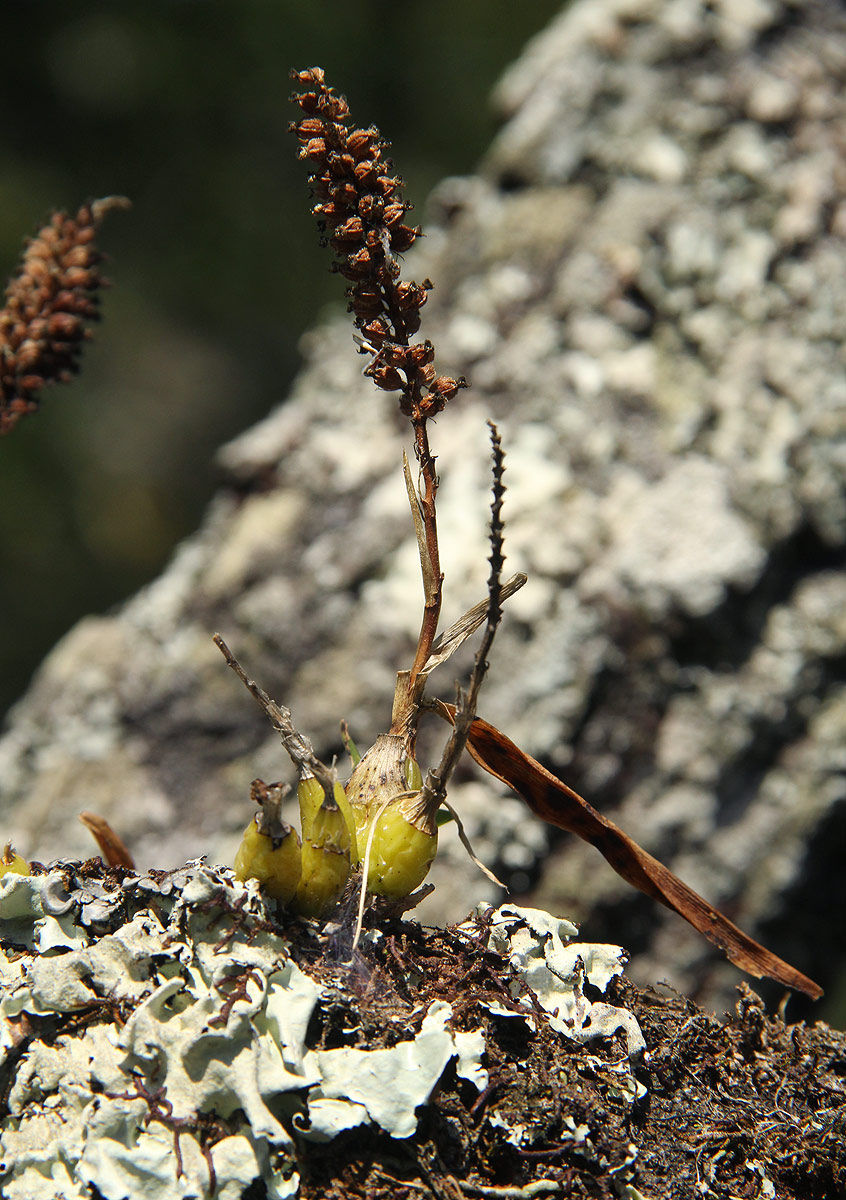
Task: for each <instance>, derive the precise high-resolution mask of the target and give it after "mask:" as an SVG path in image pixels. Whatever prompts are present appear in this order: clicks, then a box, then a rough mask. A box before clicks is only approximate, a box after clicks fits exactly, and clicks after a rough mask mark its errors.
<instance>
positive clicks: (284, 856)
mask: <svg viewBox="0 0 846 1200" xmlns="http://www.w3.org/2000/svg"><path fill="white" fill-rule="evenodd" d="M289 790H290V789H289V788H288V786H287V784H286V785H284V786H283V785H282V784H277V783H274V784H270V785H268V784H266V783H265V782H264V781H263V780H261V779H255V780H253V785H252V788H251V795H252V798H253V800H255V802H256V803H257V804H258V806H259V809H260V811H259V812H258V813H257V814H256V816H255V817H254V818H253V820H252V821H250V823H249V825H248V826H247V828H246V829H245V830H244V836H243V837H242V838H241V845H240V846H239V847H238V852H237V853H236V855H235V878H236V879H242V880H243V879H257V880H258V881H259V883H260V884H261V886H262V888H263V890H264V891H266V892H267V894H268V895H269V896H273V898H274V899H275V900H281V901H283V902H284V903H287V902H288V901H290V900H291V899H293V897H294V895H295V894H296V891H297V885H298V884H299V882H300V875H301V873H302V860H301V853H300V839H299V838H298V837H297V834H296V831H295V830H294V829H292V827H291V826H290V825H289V824H288V823H287V821H283V820H282V817H281V816H280V807H281V804H282V800H283V799H284V797H285V794H286V792H288V791H289Z"/></svg>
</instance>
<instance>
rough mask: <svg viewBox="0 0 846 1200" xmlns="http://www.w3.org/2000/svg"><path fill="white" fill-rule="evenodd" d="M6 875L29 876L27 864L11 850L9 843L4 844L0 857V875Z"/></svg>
mask: <svg viewBox="0 0 846 1200" xmlns="http://www.w3.org/2000/svg"><path fill="white" fill-rule="evenodd" d="M8 874H11V875H28V874H29V863H28V862H27V861H26V859H25V858H22V857H21V856H20V854H18V853H17V851H15V850H14V849H13V848H12V843H11V842H7V843H6V846H5V848H4V850H3V853H2V855H0V875H8Z"/></svg>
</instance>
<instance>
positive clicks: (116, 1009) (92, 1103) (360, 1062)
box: [0, 863, 642, 1200]
mask: <svg viewBox="0 0 846 1200" xmlns="http://www.w3.org/2000/svg"><path fill="white" fill-rule="evenodd" d="M68 889H70V890H68ZM0 920H2V922H3V925H2V931H3V934H4V938H3V946H4V949H3V950H2V951H0V989H2V991H1V992H0V997H1V998H0V1068H4V1069H5V1071H6V1072H7V1075H8V1078H9V1079H10V1090H9V1092H8V1102H7V1110H8V1111H7V1115H6V1116H5V1119H4V1120H3V1121H2V1124H0V1159H1V1160H2V1161H0V1187H1V1188H2V1194H3V1196H4V1198H6V1197H7V1198H8V1200H28V1198H29V1197H32V1196H42V1195H43V1196H50V1195H55V1196H62V1197H63V1198H64V1200H90V1196H91V1195H92V1194H99V1195H100V1196H102V1197H103V1198H104V1200H146V1198H147V1197H149V1198H150V1200H153V1198H155V1200H171V1198H173V1200H187V1198H188V1197H196V1198H202V1200H206V1198H210V1197H212V1196H213V1197H214V1198H215V1200H240V1198H241V1197H242V1195H243V1193H244V1192H245V1190H246V1189H247V1188H248V1187H249V1186H250V1185H251V1184H252V1183H253V1182H254V1181H255V1180H257V1179H260V1180H261V1181H262V1182H263V1184H264V1187H265V1189H266V1194H267V1196H268V1197H269V1198H271V1200H282V1198H284V1197H289V1196H295V1195H296V1193H297V1191H298V1188H299V1174H298V1143H300V1142H301V1140H302V1139H304V1140H305V1141H312V1142H320V1141H329V1140H331V1139H333V1138H334V1137H336V1136H337V1135H338V1134H339V1133H341V1132H343V1131H344V1130H349V1129H351V1128H355V1127H356V1126H374V1127H377V1128H379V1129H381V1130H384V1131H385V1132H386V1133H388V1134H389V1135H390V1136H391V1137H394V1138H407V1137H410V1136H412V1135H413V1134H414V1133H415V1131H416V1128H417V1122H418V1116H419V1109H420V1106H421V1105H425V1104H426V1103H427V1101H428V1100H429V1098H430V1096H431V1094H432V1090H433V1089H434V1088H435V1086H436V1085H437V1083H438V1081H439V1080H440V1078H441V1076H442V1074H443V1071H444V1069H445V1067H446V1066H447V1064H448V1063H450V1062H453V1063H454V1064H455V1071H456V1073H457V1074H458V1076H459V1077H460V1078H463V1079H465V1080H469V1081H470V1082H471V1083H472V1084H473V1085H474V1087H475V1088H476V1090H477V1091H479V1092H482V1091H483V1090H484V1088H485V1087H486V1086H487V1083H488V1074H487V1070H486V1068H485V1066H484V1065H483V1057H484V1054H485V1038H484V1035H483V1032H482V1030H470V1031H465V1032H454V1031H453V1030H452V1029H451V1028H450V1019H451V1017H452V1014H453V1009H452V1006H451V1005H450V1004H448V1003H447V1002H445V1001H443V1000H436V1001H434V1002H433V1003H431V1004H430V1005H429V1007H428V1010H427V1011H426V1012H425V1014H424V1016H423V1019H422V1024H421V1026H420V1028H419V1032H418V1033H417V1034H416V1036H414V1037H408V1038H405V1039H404V1040H400V1041H399V1042H397V1043H396V1044H394V1045H389V1046H386V1047H382V1048H376V1049H367V1048H364V1049H361V1048H357V1047H339V1048H334V1049H328V1050H321V1049H313V1048H310V1047H309V1046H308V1045H307V1031H308V1028H309V1023H310V1021H311V1020H312V1017H313V1015H314V1013H315V1010H316V1009H317V1008H318V1007H319V1006H320V1005H321V1004H322V1003H323V1002H324V997H325V996H326V990H325V988H324V987H323V986H322V985H321V984H320V983H319V982H317V981H316V980H314V979H312V978H310V977H309V975H307V974H306V973H305V972H304V971H303V970H302V969H301V968H300V967H299V966H298V965H297V964H296V963H295V962H294V961H293V959H292V957H291V954H290V949H289V946H288V943H287V942H286V941H285V940H284V938H283V937H281V936H280V934H279V933H278V932H277V931H276V929H275V928H274V926H273V924H272V922H271V920H270V914H269V912H268V909H267V907H266V902H265V900H264V899H263V898H262V896H261V895H260V894H259V891H258V889H257V887H256V886H255V884H254V883H252V882H248V883H246V884H242V883H239V882H238V881H236V880H235V879H234V878H233V875H232V872H231V871H229V870H227V869H212V868H209V867H206V866H204V865H202V864H201V863H194V864H189V866H188V867H187V868H183V869H182V870H180V871H179V872H173V873H171V874H169V875H165V874H161V873H159V874H157V875H156V876H155V877H151V876H129V877H128V878H126V879H125V881H124V883H123V884H122V885H120V886H118V885H117V884H114V885H112V886H111V888H110V887H109V886H107V885H105V884H104V883H101V882H99V881H89V882H86V881H84V880H81V879H80V878H79V877H77V876H76V875H75V874H74V872H73V871H72V870H66V871H65V872H61V871H54V872H51V873H49V874H46V875H40V876H35V877H27V876H20V875H15V874H12V873H9V874H7V875H6V876H4V877H3V878H2V879H0ZM491 926H492V928H491V934H490V938H491V945H492V946H493V947H496V948H497V949H499V950H500V951H502V952H503V953H504V954H506V956H507V957H508V959H509V961H510V963H511V967H512V970H513V972H514V978H513V983H514V988H515V991H514V994H515V996H517V994H518V992H519V980H520V979H525V980H526V981H527V982H530V984H531V986H532V988H533V989H534V990H535V992H536V994H537V997H538V1000H539V1001H540V1003H541V1004H542V1005H543V1007H544V1008H546V1009H547V1011H548V1012H549V1013H550V1024H551V1025H552V1026H553V1027H554V1028H556V1029H559V1030H560V1031H561V1032H562V1033H565V1034H567V1036H570V1037H577V1038H579V1040H586V1038H587V1037H593V1036H604V1035H607V1034H608V1033H609V1032H611V1031H614V1030H617V1029H623V1030H624V1032H625V1033H626V1036H627V1037H628V1039H629V1047H630V1051H631V1052H632V1053H635V1054H636V1053H637V1051H638V1050H639V1048H640V1047H642V1038H641V1037H640V1033H639V1030H638V1029H637V1026H636V1023H635V1022H634V1018H633V1017H631V1015H630V1014H625V1013H624V1012H623V1010H619V1009H615V1008H613V1007H612V1006H611V1005H607V1004H603V1003H597V1002H593V1003H592V1004H591V1003H590V1002H589V1001H587V1000H586V999H585V997H584V992H583V988H582V984H583V982H584V980H585V979H587V980H589V981H590V982H591V983H593V984H595V985H596V986H598V987H602V988H604V987H605V986H606V985H607V982H608V980H609V979H610V978H611V977H612V976H613V975H614V974H617V973H619V971H620V970H622V964H623V961H624V958H623V955H622V952H621V951H620V950H619V949H617V948H616V947H600V946H589V945H582V944H578V943H573V942H572V940H571V939H572V937H573V936H574V935H575V932H576V930H575V926H572V925H570V924H569V923H568V922H564V921H558V920H556V919H555V918H552V917H550V916H549V915H548V914H545V913H540V912H538V911H537V910H531V909H517V908H514V907H511V906H504V907H503V908H502V909H500V910H498V911H497V912H495V913H494V914H492V917H491ZM333 1002H337V997H335V1000H334V1001H333ZM505 1011H506V1012H508V1013H509V1014H511V1015H514V1014H513V1013H511V1010H508V1009H506V1010H505ZM518 1015H519V1014H518ZM45 1017H53V1018H54V1019H59V1020H60V1021H63V1022H64V1023H65V1024H64V1031H62V1026H60V1031H59V1033H58V1034H57V1035H54V1036H52V1041H50V1040H46V1041H45V1040H42V1039H41V1038H40V1037H39V1036H38V1035H37V1034H38V1030H39V1028H40V1026H39V1020H40V1019H43V1018H45ZM525 1019H527V1020H536V1016H533V1015H532V1013H531V1010H527V1011H526V1016H525ZM53 1028H54V1029H55V1026H53ZM606 1067H607V1064H606ZM631 1088H632V1077H631V1072H630V1066H629V1064H628V1061H626V1062H625V1063H623V1064H620V1091H621V1094H627V1093H628V1091H629V1090H631ZM487 1119H490V1120H491V1123H492V1124H495V1123H496V1120H501V1118H498V1117H497V1116H496V1114H495V1113H494V1112H491V1114H490V1117H489V1118H487ZM505 1136H506V1137H507V1138H508V1139H509V1140H512V1141H515V1144H519V1143H520V1138H521V1132H520V1130H519V1129H518V1128H517V1127H516V1126H514V1125H512V1126H509V1128H508V1129H507V1131H506V1135H505ZM571 1136H572V1138H573V1141H574V1145H576V1146H578V1145H580V1144H581V1142H582V1141H583V1140H584V1130H582V1128H581V1127H577V1126H575V1125H574V1126H573V1128H572V1130H571ZM301 1152H302V1150H301V1149H300V1153H301ZM213 1184H214V1186H213ZM95 1189H96V1191H95Z"/></svg>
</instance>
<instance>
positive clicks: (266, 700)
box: [212, 633, 335, 807]
mask: <svg viewBox="0 0 846 1200" xmlns="http://www.w3.org/2000/svg"><path fill="white" fill-rule="evenodd" d="M212 640H213V642H214V644H215V645H216V646H217V648H218V650H219V651H220V652H221V654H222V655H223V657H224V658H225V659H226V661H227V663H228V664H229V666H230V667H231V668H232V670H233V671H234V672H235V674H236V675H237V676H238V678H239V679H240V680H241V682H242V683H243V685H244V687H245V688H246V689H247V691H248V692H249V693H250V695H251V696H252V697H253V698H254V699H255V700H256V702H257V703H258V705H259V706H260V708H261V709H262V711H263V712H264V714H265V716H266V717H267V719H268V720H269V721H270V723H271V725H272V726H273V728H274V729H275V730H276V732H277V733H278V734H279V736H280V738H281V739H282V745H283V746H284V747H285V750H286V751H287V753H288V757H289V758H290V759H291V762H292V763H293V764H294V766H295V767H297V769H298V770H299V769H301V768H303V767H305V768H306V769H307V770H309V771H310V772H311V774H312V775H313V776H314V777H315V779H317V780H318V781H319V783H320V786H321V787H322V788H323V791H324V794H325V795H326V797H327V800H328V802H329V804H330V806H332V807H334V790H335V772H334V771H333V770H330V768H329V767H327V766H326V765H325V764H324V763H322V762H321V761H320V759H319V758H318V757H317V756H316V755H315V753H314V747H313V746H312V744H311V742H310V741H309V739H308V738H307V737H305V736H304V735H303V734H302V733H300V732H299V730H297V729H295V728H294V723H293V721H292V719H291V710H290V709H289V708H285V707H284V705H281V704H277V703H276V701H275V700H271V698H270V697H269V696H268V694H267V692H266V691H265V690H264V689H263V688H262V687H260V686H259V684H257V683H256V681H255V680H254V679H250V678H249V676H248V675H247V673H246V671H245V670H244V668H243V667H242V666H241V664H240V663H239V662H238V659H237V658H236V657H235V655H234V654H233V653H232V651H231V650H230V649H229V647H228V646H227V644H226V642H225V641H224V640H223V638H222V637H221V636H220V634H219V633H216V634H215V635H214V637H213V639H212Z"/></svg>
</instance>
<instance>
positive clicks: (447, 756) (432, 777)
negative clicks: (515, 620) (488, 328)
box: [422, 421, 505, 809]
mask: <svg viewBox="0 0 846 1200" xmlns="http://www.w3.org/2000/svg"><path fill="white" fill-rule="evenodd" d="M488 428H489V429H490V433H491V451H492V454H493V489H492V490H493V497H492V501H491V526H490V544H491V552H490V555H489V556H488V562H489V563H490V573H489V575H488V606H487V623H486V625H485V632H484V635H483V637H482V642H481V645H480V646H479V650H478V652H477V654H476V660H475V662H474V664H473V670H472V672H471V674H470V683H469V686H468V688H467V691H466V692H463V691H462V690H461V688H459V689H458V695H457V698H456V712H455V720H454V724H453V729H452V733H451V734H450V737H449V740H448V742H447V744H446V746H445V748H444V752H443V754H442V755H441V761H440V762H439V763H438V765H437V767H433V768H430V769H429V771H428V773H427V775H426V780H425V782H424V784H423V792H422V796H423V799H424V800H425V802H426V804H427V805H428V806H430V807H431V808H432V809H436V808H438V807H439V806H440V805H441V804H442V803H443V802H444V799H445V797H446V789H447V784H448V783H449V780H450V777H451V776H452V773H453V771H454V770H455V768H456V765H457V764H458V760H459V758H460V757H461V755H462V752H463V751H464V747H465V746H466V745H467V737H468V735H469V733H470V726H471V725H472V723H473V718H474V717H475V715H476V704H477V702H478V698H479V691H480V689H481V687H482V683H483V682H484V678H485V675H486V674H487V670H488V655H489V654H490V652H491V647H492V646H493V641H494V637H495V636H496V631H497V626H498V625H499V622H500V619H501V617H502V585H501V582H500V580H501V576H502V568H503V564H504V562H505V557H504V555H503V552H502V545H503V524H502V498H503V495H504V493H505V484H504V483H503V475H504V473H505V455H504V452H503V449H502V441H501V440H500V436H499V431H498V430H497V427H496V426H495V425H494V423H493V422H492V421H488Z"/></svg>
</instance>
